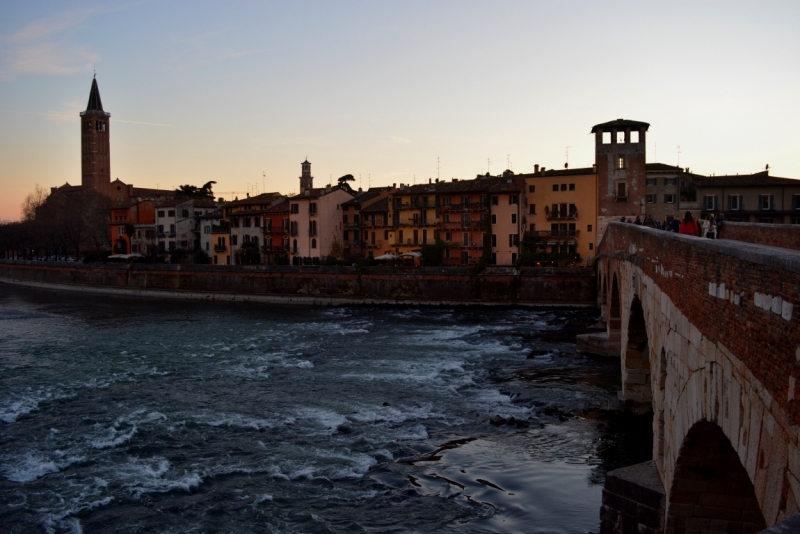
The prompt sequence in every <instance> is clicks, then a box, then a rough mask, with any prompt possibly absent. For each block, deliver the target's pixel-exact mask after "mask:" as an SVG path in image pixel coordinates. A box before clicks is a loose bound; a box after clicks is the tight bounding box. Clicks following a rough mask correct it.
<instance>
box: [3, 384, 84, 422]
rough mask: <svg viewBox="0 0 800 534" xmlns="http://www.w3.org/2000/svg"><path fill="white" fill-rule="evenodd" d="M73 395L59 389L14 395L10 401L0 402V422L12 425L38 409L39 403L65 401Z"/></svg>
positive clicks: (30, 391) (28, 391)
mask: <svg viewBox="0 0 800 534" xmlns="http://www.w3.org/2000/svg"><path fill="white" fill-rule="evenodd" d="M72 396H74V393H67V392H65V391H62V390H60V389H56V388H52V387H47V388H40V389H38V390H36V391H33V390H31V388H28V389H26V390H25V391H24V392H19V393H16V394H14V395H13V396H12V398H10V399H2V400H0V421H2V422H4V423H14V422H15V421H16V420H17V419H18V418H19V417H20V416H21V415H25V414H29V413H31V412H32V411H34V410H35V409H36V408H38V407H39V403H41V402H49V401H54V400H59V399H67V398H70V397H72Z"/></svg>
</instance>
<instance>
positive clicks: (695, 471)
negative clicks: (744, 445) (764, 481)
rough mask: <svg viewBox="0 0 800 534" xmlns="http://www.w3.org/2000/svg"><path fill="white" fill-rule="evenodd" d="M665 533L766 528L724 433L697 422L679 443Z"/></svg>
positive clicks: (679, 533)
mask: <svg viewBox="0 0 800 534" xmlns="http://www.w3.org/2000/svg"><path fill="white" fill-rule="evenodd" d="M666 526H667V530H669V531H670V532H672V533H673V534H686V533H687V532H701V531H702V532H725V533H727V532H737V533H739V532H741V533H745V532H760V531H761V530H763V529H765V528H766V522H765V521H764V515H763V514H762V513H761V509H760V505H759V502H758V499H757V498H756V492H755V486H754V485H753V482H752V481H751V480H750V477H749V476H748V474H747V470H746V469H745V468H744V466H743V465H742V462H741V461H740V460H739V456H738V454H736V451H735V450H734V448H733V446H732V445H731V442H730V440H729V439H728V438H727V436H725V433H724V432H723V431H722V429H721V428H720V427H719V426H718V425H716V424H714V423H711V422H709V421H705V420H703V421H700V422H698V423H695V424H694V426H692V428H691V429H690V430H689V432H688V434H687V435H686V438H685V439H684V440H683V444H682V445H681V448H680V452H679V455H678V460H677V463H676V464H675V473H674V475H673V478H672V488H671V489H670V492H669V502H668V505H667V521H666Z"/></svg>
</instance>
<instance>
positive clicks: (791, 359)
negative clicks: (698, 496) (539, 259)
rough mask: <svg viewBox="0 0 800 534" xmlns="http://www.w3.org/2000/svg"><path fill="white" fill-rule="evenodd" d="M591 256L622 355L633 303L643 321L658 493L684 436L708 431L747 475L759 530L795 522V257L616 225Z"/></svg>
mask: <svg viewBox="0 0 800 534" xmlns="http://www.w3.org/2000/svg"><path fill="white" fill-rule="evenodd" d="M600 253H601V254H600V256H599V258H598V259H599V261H600V262H601V265H600V268H599V270H600V272H602V273H604V276H606V277H607V280H606V283H607V287H608V288H611V287H612V283H611V281H612V280H613V277H615V276H616V278H617V281H618V287H619V299H620V303H621V306H620V307H621V312H622V318H621V319H622V320H621V328H622V332H621V339H622V341H623V346H624V343H625V342H626V341H627V339H628V332H627V329H628V323H629V319H630V308H631V303H632V301H633V299H634V297H638V298H639V300H640V301H641V303H642V307H643V310H644V316H645V322H646V329H647V334H648V342H649V351H650V367H651V370H652V374H651V377H650V378H651V388H652V391H653V409H654V415H655V417H654V433H655V436H654V438H655V439H654V460H655V463H656V466H657V468H658V470H659V473H660V475H661V478H662V480H663V482H664V487H665V488H666V490H667V492H668V493H669V492H670V491H671V488H672V485H673V476H674V471H675V467H676V463H677V459H678V455H679V453H680V449H681V446H682V444H683V442H684V439H685V437H686V436H687V434H688V432H689V430H690V429H691V428H692V427H693V426H694V425H695V424H696V423H698V422H699V421H710V422H714V423H715V424H717V425H718V426H719V427H720V428H721V429H722V431H723V432H724V434H725V436H727V438H728V439H729V440H730V442H731V444H732V446H733V448H734V450H735V451H736V453H737V455H738V457H739V459H740V461H741V462H742V465H743V466H744V468H745V469H746V471H747V474H748V476H749V477H750V480H751V481H752V482H753V485H754V487H755V492H756V496H757V498H758V501H759V505H760V507H761V511H762V513H763V515H764V518H765V520H766V523H767V525H773V524H775V523H776V522H778V521H782V520H784V519H786V518H788V517H790V516H792V515H794V514H796V513H798V512H799V511H800V450H799V449H798V430H799V429H800V427H798V422H800V411H799V410H798V401H797V400H796V398H795V397H796V395H797V393H796V391H795V384H796V379H797V377H798V376H800V364H799V363H798V359H800V329H799V328H798V325H797V318H798V311H797V310H796V309H795V305H796V304H797V303H798V302H800V294H799V293H798V291H800V289H799V288H798V285H799V284H798V278H799V277H798V274H800V254H798V253H797V252H793V251H785V253H783V254H782V253H776V251H775V249H771V248H766V247H759V246H756V245H750V244H747V243H734V242H726V241H715V240H708V239H702V238H692V237H688V236H681V235H677V234H672V233H667V232H661V231H657V230H652V229H649V228H644V227H639V226H633V225H623V224H612V225H611V226H610V227H609V231H608V232H607V233H606V236H605V238H604V241H603V243H602V246H601V249H600ZM606 298H607V302H608V303H609V304H610V300H611V298H612V296H611V290H610V289H609V290H608V292H607V295H606ZM622 365H623V366H624V365H625V364H624V362H623V363H622ZM673 512H679V513H686V514H691V513H692V512H691V508H690V509H688V511H687V510H686V509H684V510H683V511H682V512H681V510H680V509H675V510H673Z"/></svg>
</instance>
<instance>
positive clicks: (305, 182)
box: [300, 158, 314, 195]
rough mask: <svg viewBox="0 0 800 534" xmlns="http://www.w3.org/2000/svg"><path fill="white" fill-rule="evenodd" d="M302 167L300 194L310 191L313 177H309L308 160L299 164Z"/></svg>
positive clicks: (309, 167) (309, 163)
mask: <svg viewBox="0 0 800 534" xmlns="http://www.w3.org/2000/svg"><path fill="white" fill-rule="evenodd" d="M300 165H302V166H303V173H302V174H301V175H300V194H301V195H302V194H303V192H304V191H311V190H312V189H313V188H314V177H313V176H311V162H310V161H308V158H306V160H305V161H304V162H303V163H301V164H300Z"/></svg>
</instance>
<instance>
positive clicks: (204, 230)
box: [203, 226, 211, 234]
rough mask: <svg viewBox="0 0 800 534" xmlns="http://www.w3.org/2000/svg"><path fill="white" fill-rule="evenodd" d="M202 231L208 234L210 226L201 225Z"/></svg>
mask: <svg viewBox="0 0 800 534" xmlns="http://www.w3.org/2000/svg"><path fill="white" fill-rule="evenodd" d="M203 233H204V234H210V233H211V226H203Z"/></svg>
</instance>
